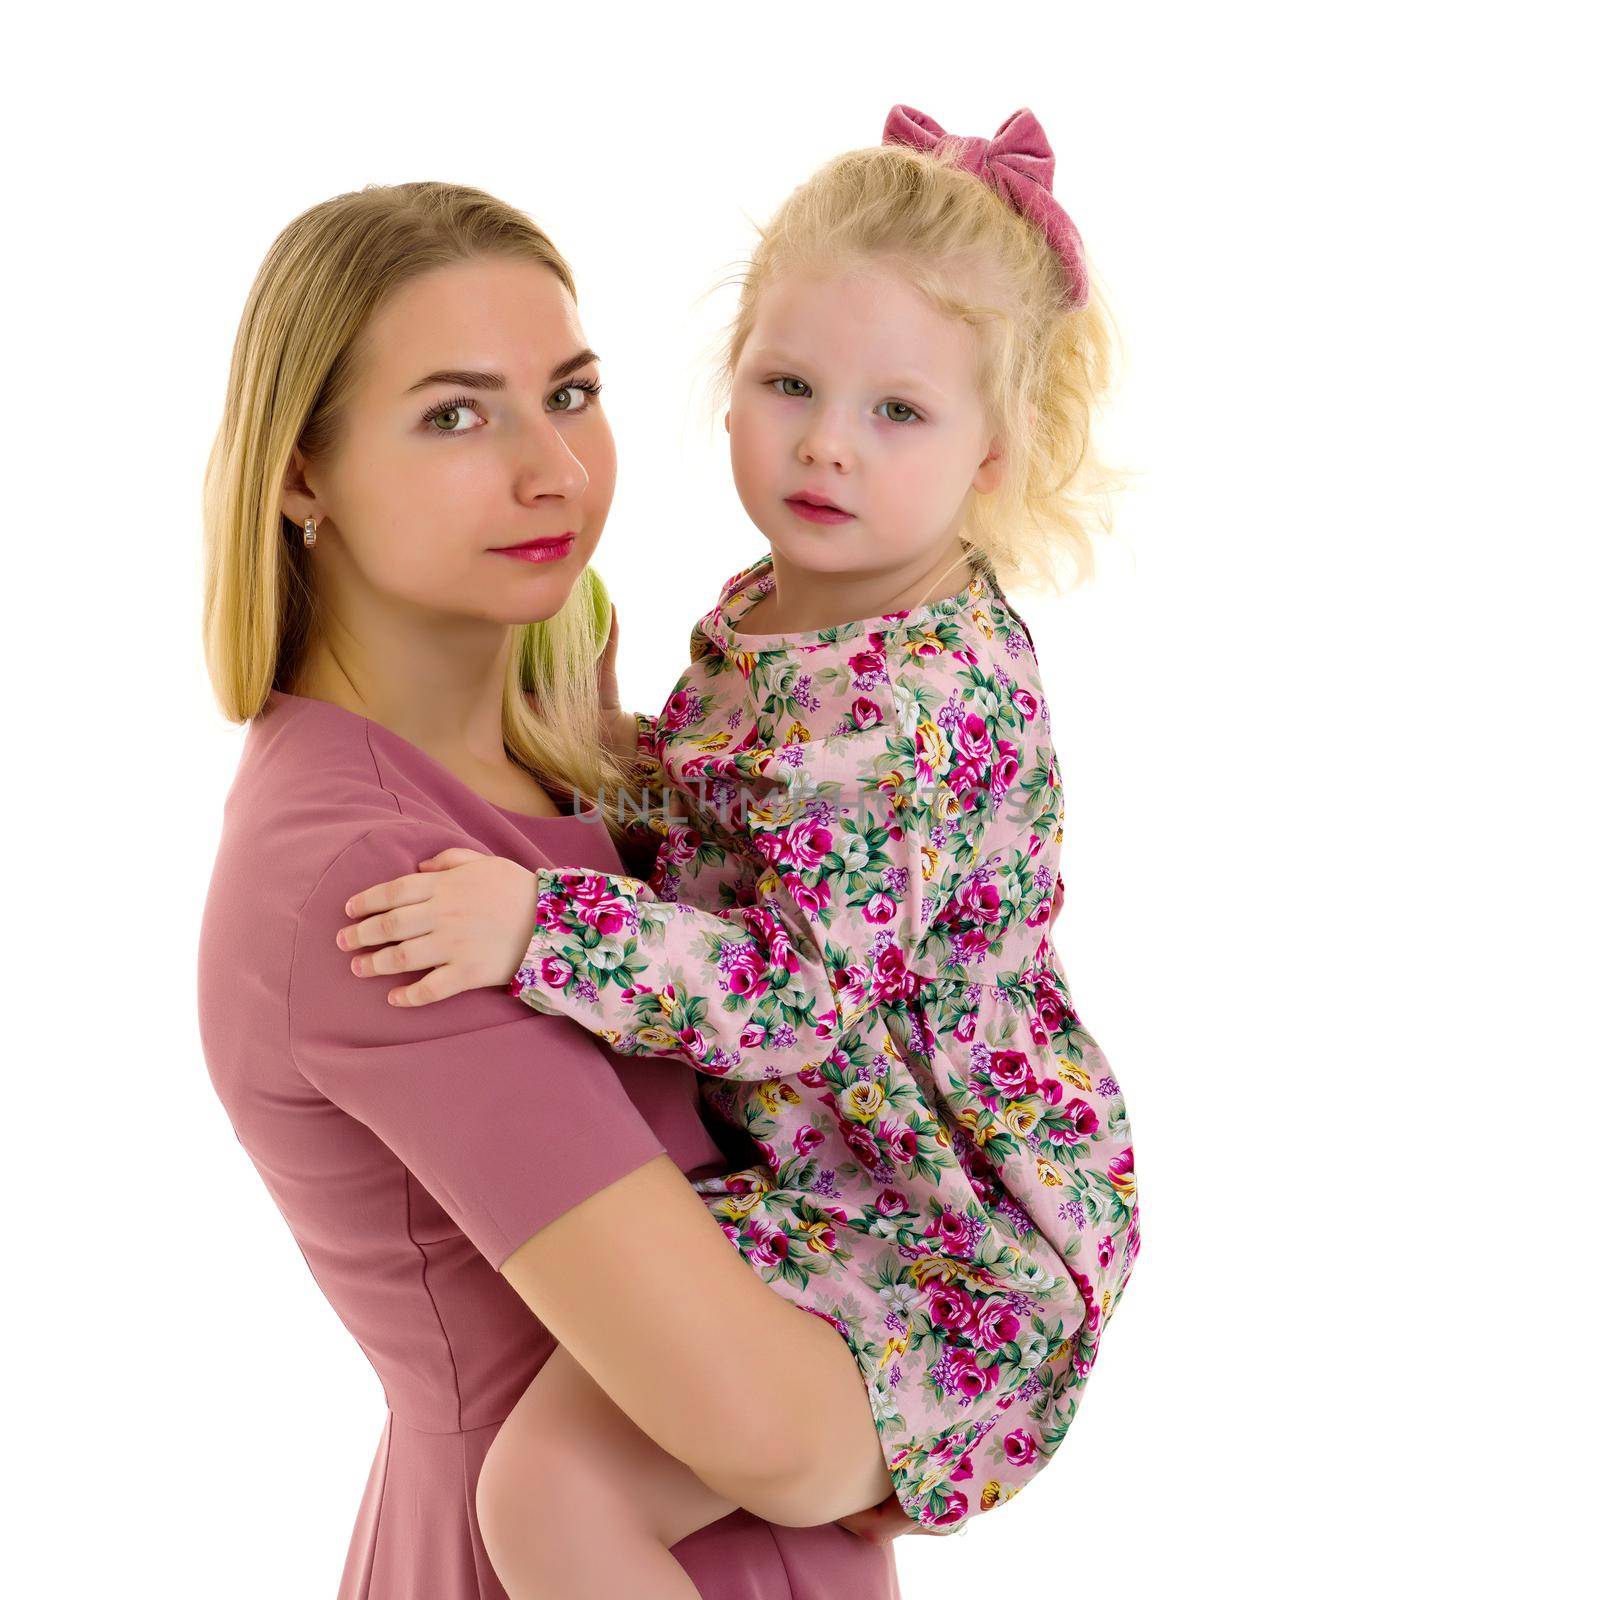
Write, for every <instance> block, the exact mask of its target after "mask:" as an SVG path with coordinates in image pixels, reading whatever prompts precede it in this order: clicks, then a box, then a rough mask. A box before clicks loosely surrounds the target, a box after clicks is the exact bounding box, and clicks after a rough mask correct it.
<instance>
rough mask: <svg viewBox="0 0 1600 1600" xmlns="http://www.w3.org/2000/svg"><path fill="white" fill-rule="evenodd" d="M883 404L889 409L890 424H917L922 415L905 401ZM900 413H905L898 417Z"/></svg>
mask: <svg viewBox="0 0 1600 1600" xmlns="http://www.w3.org/2000/svg"><path fill="white" fill-rule="evenodd" d="M883 404H884V406H886V407H887V408H888V416H889V421H890V422H915V421H917V420H918V418H919V415H920V414H919V413H918V412H917V411H916V410H915V409H914V408H913V407H911V406H908V405H907V404H906V403H905V401H904V400H885V401H884V402H883ZM898 412H903V413H904V415H903V416H900V415H896V413H898Z"/></svg>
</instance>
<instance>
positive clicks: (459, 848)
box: [417, 845, 483, 872]
mask: <svg viewBox="0 0 1600 1600" xmlns="http://www.w3.org/2000/svg"><path fill="white" fill-rule="evenodd" d="M482 854H483V852H482V851H481V850H468V849H467V848H466V847H465V846H464V845H452V846H451V847H450V848H449V849H448V850H441V851H440V852H439V853H438V855H436V856H429V857H428V859H427V860H426V861H419V862H418V863H417V866H418V868H419V869H420V870H421V871H423V872H445V871H448V870H449V869H450V868H451V867H463V866H465V865H466V864H467V862H469V861H476V860H477V859H478V857H479V856H481V855H482Z"/></svg>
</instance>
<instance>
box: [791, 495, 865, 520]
mask: <svg viewBox="0 0 1600 1600" xmlns="http://www.w3.org/2000/svg"><path fill="white" fill-rule="evenodd" d="M783 503H784V504H785V505H786V506H788V508H789V509H790V510H791V511H792V512H794V514H795V515H796V516H797V517H804V518H805V520H806V521H807V522H851V521H853V520H854V518H853V516H852V515H851V513H850V512H848V511H841V510H839V508H838V507H837V506H819V505H813V504H812V502H811V501H809V500H798V499H790V500H785V501H784V502H783Z"/></svg>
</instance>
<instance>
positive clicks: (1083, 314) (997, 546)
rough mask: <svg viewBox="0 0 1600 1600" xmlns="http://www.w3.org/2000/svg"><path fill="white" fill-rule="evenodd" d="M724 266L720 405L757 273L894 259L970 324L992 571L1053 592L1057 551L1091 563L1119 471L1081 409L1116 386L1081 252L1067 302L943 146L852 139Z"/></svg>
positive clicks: (1039, 257)
mask: <svg viewBox="0 0 1600 1600" xmlns="http://www.w3.org/2000/svg"><path fill="white" fill-rule="evenodd" d="M757 231H758V233H759V241H758V243H757V245H756V248H755V250H754V251H753V252H752V254H751V256H750V259H749V260H748V261H747V262H745V263H744V264H743V266H742V268H741V269H740V270H739V271H738V272H737V273H736V274H735V276H734V277H733V278H732V279H731V280H728V281H730V282H731V283H732V284H733V285H736V286H737V288H738V290H739V302H738V309H737V311H736V313H735V315H734V317H733V320H732V322H731V323H730V324H729V325H728V327H727V329H726V330H725V332H724V334H723V336H722V339H721V343H720V346H719V348H718V350H717V352H716V357H715V369H716V370H715V378H714V388H715V391H716V399H717V400H718V402H719V404H720V405H722V406H725V405H726V404H727V400H728V396H729V394H730V393H731V390H732V382H733V374H734V370H735V368H736V367H737V365H738V361H739V357H740V354H741V352H742V351H743V350H744V347H745V344H746V342H747V341H748V339H749V337H750V333H751V330H752V328H753V327H754V325H755V320H756V309H757V306H758V305H759V303H760V299H761V294H762V291H763V289H764V288H765V287H766V285H767V284H768V283H769V282H770V281H771V280H772V278H773V277H775V276H776V275H777V274H778V273H780V272H787V271H800V272H828V273H831V272H840V271H851V270H854V269H860V268H865V267H885V266H886V267H890V268H892V269H894V270H896V271H898V272H900V273H902V274H903V275H904V277H905V278H906V280H907V281H908V282H910V283H911V284H913V285H914V286H915V287H916V288H918V289H920V290H921V291H922V293H923V294H925V295H926V296H927V297H928V299H929V301H930V302H931V303H932V304H933V305H934V306H935V307H936V308H937V309H938V310H940V311H942V312H943V313H945V314H946V315H947V316H952V317H958V318H960V319H961V320H962V321H964V322H967V323H969V324H971V325H972V326H973V327H974V328H976V329H977V330H978V334H979V340H980V350H981V352H982V354H981V358H980V369H979V371H980V376H979V382H980V384H981V387H982V392H983V399H984V402H985V404H986V406H987V407H988V411H989V415H990V417H991V419H992V425H993V427H994V429H995V431H996V433H998V434H999V435H1000V437H1001V439H1002V440H1003V441H1004V443H1005V446H1006V448H1007V454H1008V458H1009V464H1010V470H1008V471H1007V472H1006V473H1005V474H1004V475H1003V478H1002V482H1001V484H1000V486H999V487H998V488H997V489H996V490H995V491H994V492H993V493H991V494H986V495H980V494H973V495H972V496H971V500H970V506H969V510H968V513H967V518H966V524H965V527H964V529H963V537H964V538H965V540H966V542H967V544H968V545H970V546H973V547H975V548H976V549H977V550H978V551H979V552H980V553H981V554H982V555H984V556H986V557H987V558H988V561H989V562H990V564H991V565H992V566H993V568H994V570H995V573H996V574H997V576H998V577H999V578H1000V579H1001V581H1002V582H1003V583H1006V584H1008V585H1010V584H1015V585H1016V586H1018V587H1021V588H1027V589H1036V590H1041V591H1045V592H1048V593H1059V592H1060V590H1061V575H1062V570H1063V568H1064V567H1067V568H1070V569H1071V571H1072V573H1073V582H1074V584H1076V583H1078V582H1081V581H1082V580H1083V579H1084V578H1085V577H1087V576H1088V575H1089V573H1090V572H1091V571H1092V570H1093V567H1094V549H1093V545H1092V543H1091V539H1090V534H1091V530H1093V529H1099V530H1100V531H1102V532H1109V531H1110V529H1111V524H1112V513H1111V499H1112V496H1113V494H1114V493H1115V492H1116V491H1117V490H1118V489H1120V488H1122V487H1123V486H1124V483H1125V481H1126V475H1125V474H1124V473H1122V472H1121V471H1118V470H1117V469H1114V468H1112V467H1110V466H1108V465H1107V464H1106V463H1105V462H1103V461H1102V460H1101V459H1100V457H1099V455H1098V454H1097V453H1096V450H1095V444H1094V438H1093V435H1092V432H1091V428H1090V424H1091V421H1092V419H1093V416H1094V413H1095V412H1096V411H1097V410H1098V409H1100V407H1101V406H1102V405H1103V403H1104V401H1105V398H1106V396H1107V394H1108V392H1109V390H1110V387H1111V380H1112V359H1111V358H1112V350H1113V347H1114V339H1115V329H1114V324H1113V322H1112V320H1111V318H1110V316H1109V314H1108V313H1107V311H1106V310H1105V304H1104V298H1103V295H1102V293H1101V288H1100V283H1099V280H1098V278H1097V276H1096V274H1095V272H1094V269H1093V267H1092V265H1091V264H1090V263H1089V262H1088V260H1087V257H1086V258H1085V262H1084V267H1085V271H1086V272H1087V274H1088V283H1089V298H1088V303H1087V304H1086V305H1084V306H1083V307H1082V308H1081V309H1078V310H1075V311H1068V310H1065V309H1063V304H1062V300H1063V291H1064V289H1065V287H1066V285H1065V282H1064V269H1063V268H1062V265H1061V262H1060V259H1059V258H1058V257H1057V256H1056V254H1055V252H1054V251H1053V250H1052V249H1051V248H1050V246H1049V244H1048V243H1047V242H1046V240H1045V237H1044V234H1043V233H1042V231H1041V230H1040V229H1039V228H1038V226H1037V225H1036V224H1034V223H1032V222H1030V221H1029V220H1028V219H1027V218H1025V217H1023V216H1020V215H1019V214H1018V213H1017V212H1016V211H1014V210H1012V208H1011V207H1010V206H1009V205H1008V204H1007V203H1006V201H1005V200H1004V199H1002V198H1001V196H1000V195H999V194H997V193H996V192H995V190H993V189H992V188H990V186H989V185H988V184H986V183H985V182H983V180H982V179H980V178H978V177H976V176H975V175H973V174H972V173H970V172H966V171H963V170H962V169H961V168H960V167H959V166H957V165H956V158H955V155H954V153H953V152H950V151H922V150H913V149H909V148H907V147H905V146H902V145H883V146H875V147H873V148H870V149H865V150H851V151H847V152H846V153H845V154H844V155H841V156H836V157H835V158H834V159H833V160H832V161H829V162H828V163H827V164H826V165H824V166H823V167H821V168H820V169H819V170H818V171H817V172H816V173H815V174H813V175H812V177H811V178H809V179H808V180H807V181H806V182H805V183H803V184H801V186H800V187H799V188H798V189H796V190H795V191H794V192H793V193H792V194H791V195H790V196H789V197H788V199H786V200H785V201H784V202H783V204H782V205H781V206H779V208H778V210H777V213H776V214H775V215H774V216H773V218H772V219H771V221H770V222H768V223H767V225H766V226H765V227H758V230H757Z"/></svg>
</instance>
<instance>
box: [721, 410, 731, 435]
mask: <svg viewBox="0 0 1600 1600" xmlns="http://www.w3.org/2000/svg"><path fill="white" fill-rule="evenodd" d="M722 426H723V427H724V428H726V429H727V430H728V432H729V433H732V432H733V412H732V410H731V409H730V410H727V411H724V412H723V413H722Z"/></svg>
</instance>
